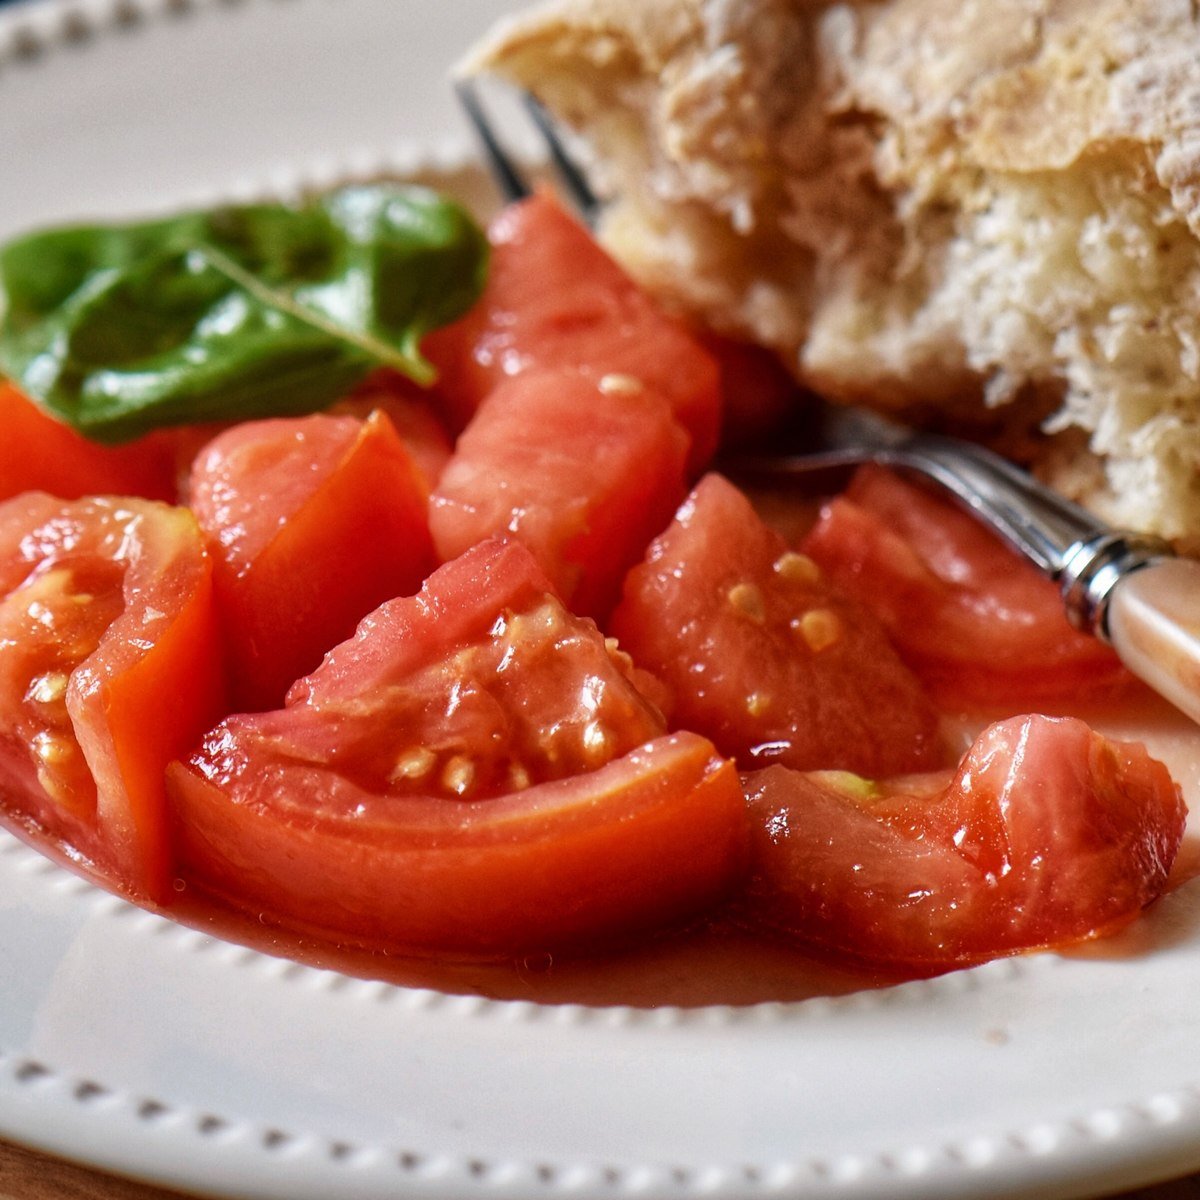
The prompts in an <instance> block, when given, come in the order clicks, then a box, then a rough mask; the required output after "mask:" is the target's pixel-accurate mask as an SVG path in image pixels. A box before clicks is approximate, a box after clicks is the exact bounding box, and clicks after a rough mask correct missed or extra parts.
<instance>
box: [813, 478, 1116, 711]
mask: <svg viewBox="0 0 1200 1200" xmlns="http://www.w3.org/2000/svg"><path fill="white" fill-rule="evenodd" d="M804 550H805V552H806V553H807V554H809V555H810V556H811V557H812V558H813V559H815V560H816V561H817V562H818V563H820V564H821V566H822V568H823V569H824V570H825V571H826V572H827V574H828V575H829V577H830V579H832V580H833V581H834V583H836V584H837V586H838V587H840V588H842V589H844V590H845V591H846V592H847V593H849V594H850V595H853V596H856V597H857V598H858V599H859V600H860V601H861V602H862V603H863V604H865V605H867V606H868V607H869V608H870V609H871V610H872V611H873V612H874V613H875V615H876V616H877V617H878V618H879V620H880V621H881V622H882V623H883V625H884V627H885V628H886V629H887V631H888V633H889V634H890V635H891V637H892V640H893V641H894V642H895V644H896V647H897V648H898V649H899V651H900V653H901V655H902V656H903V658H904V659H905V661H906V662H907V663H908V664H909V665H910V666H911V667H912V668H913V669H914V670H915V671H917V672H918V674H920V676H921V677H922V678H923V679H924V680H925V681H926V683H927V684H928V685H929V686H930V687H931V688H932V689H934V691H935V693H936V695H937V696H938V698H939V699H940V700H941V701H942V702H943V703H946V704H960V705H967V706H970V705H973V704H980V703H983V704H1005V703H1011V702H1016V703H1019V704H1021V705H1022V706H1027V705H1030V704H1038V705H1046V704H1048V703H1050V702H1052V701H1054V700H1056V699H1075V698H1078V697H1079V696H1080V695H1081V694H1085V693H1086V692H1088V691H1099V690H1103V689H1111V688H1113V687H1114V686H1115V685H1117V684H1118V683H1120V682H1121V681H1123V680H1126V679H1127V676H1126V675H1125V674H1124V672H1123V670H1122V668H1121V665H1120V663H1119V661H1118V660H1117V657H1116V655H1114V654H1113V652H1112V651H1111V650H1110V649H1108V648H1107V647H1106V646H1103V645H1102V644H1101V643H1100V642H1098V641H1096V639H1095V638H1091V637H1088V636H1087V635H1086V634H1083V633H1080V632H1079V631H1078V630H1076V629H1073V628H1072V627H1071V626H1070V624H1068V622H1067V618H1066V616H1065V615H1064V611H1063V604H1062V600H1061V598H1060V597H1059V594H1058V591H1057V590H1056V588H1055V587H1054V585H1053V584H1052V583H1051V582H1049V580H1047V579H1045V578H1043V577H1042V576H1041V575H1039V574H1038V573H1037V571H1036V570H1035V569H1034V568H1033V567H1032V566H1031V565H1030V564H1029V563H1027V562H1026V561H1025V560H1024V559H1022V558H1021V557H1020V556H1018V555H1017V554H1016V553H1015V552H1014V551H1012V550H1010V549H1009V548H1008V547H1007V546H1005V545H1004V544H1003V543H1002V542H1001V541H1000V540H999V539H998V538H997V537H995V536H994V535H993V534H992V533H990V532H989V531H988V530H987V529H985V528H984V527H983V526H982V525H980V524H979V522H977V521H975V520H974V519H973V518H971V517H970V516H968V515H967V514H966V513H964V512H963V511H962V510H961V509H959V508H957V507H956V506H955V505H954V504H952V503H951V502H950V501H948V500H946V499H944V498H943V497H941V496H939V495H936V494H934V493H933V492H931V491H929V490H927V489H926V488H923V487H920V486H918V485H916V484H913V483H908V482H906V481H904V480H902V479H900V478H899V477H898V476H896V475H893V474H891V473H890V472H888V471H885V470H883V469H882V468H878V467H869V468H864V469H863V470H861V471H859V472H858V473H857V474H856V476H855V478H854V480H853V482H852V483H851V486H850V488H849V489H848V490H847V492H846V493H845V495H844V496H842V497H839V498H837V499H835V500H833V501H832V503H830V504H829V505H827V506H826V507H825V509H824V510H823V512H822V514H821V516H820V518H819V520H818V521H817V524H816V525H815V526H814V528H813V530H812V532H811V534H810V535H809V536H808V538H807V539H806V540H805V542H804Z"/></svg>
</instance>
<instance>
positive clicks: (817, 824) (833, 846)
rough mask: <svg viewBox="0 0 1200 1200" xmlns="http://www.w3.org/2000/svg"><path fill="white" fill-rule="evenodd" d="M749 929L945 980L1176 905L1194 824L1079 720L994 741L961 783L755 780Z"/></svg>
mask: <svg viewBox="0 0 1200 1200" xmlns="http://www.w3.org/2000/svg"><path fill="white" fill-rule="evenodd" d="M745 782H746V792H747V798H748V803H749V809H750V817H751V830H752V832H751V845H752V851H751V857H752V862H751V884H750V887H749V890H748V894H749V896H750V906H749V910H748V911H749V912H750V914H751V915H752V918H753V919H754V920H756V921H759V922H762V923H765V924H767V925H771V926H774V927H776V928H778V929H782V930H784V931H786V932H787V933H789V934H790V935H792V936H793V937H795V938H797V939H798V940H800V941H802V942H803V943H805V944H807V945H811V946H815V947H819V948H823V949H825V950H828V951H833V952H836V953H837V954H839V955H848V956H850V957H851V958H857V959H860V960H864V961H868V962H878V963H889V964H896V965H900V966H903V967H915V968H922V969H940V968H945V967H950V966H955V965H959V964H962V963H967V962H972V961H978V960H982V959H986V958H992V957H995V956H996V955H1001V954H1008V953H1012V952H1015V951H1019V950H1027V949H1032V948H1035V947H1045V946H1057V945H1061V944H1063V943H1069V942H1072V941H1077V940H1079V939H1081V938H1086V937H1089V936H1091V935H1093V934H1101V933H1104V932H1107V931H1109V930H1111V929H1112V928H1113V927H1115V926H1118V925H1120V924H1122V923H1123V922H1125V921H1128V920H1129V919H1131V918H1132V917H1134V916H1136V915H1137V913H1138V912H1139V911H1140V910H1141V909H1142V908H1143V907H1145V905H1147V904H1148V903H1150V902H1151V901H1152V900H1153V899H1155V897H1157V896H1158V895H1159V894H1160V893H1161V892H1162V890H1163V888H1164V886H1165V884H1166V881H1167V875H1168V873H1169V871H1170V868H1171V864H1172V862H1173V861H1174V859H1175V855H1176V852H1177V851H1178V848H1179V843H1180V839H1181V838H1182V835H1183V827H1184V820H1185V816H1186V810H1185V808H1184V804H1183V801H1182V798H1181V796H1180V793H1179V789H1178V788H1177V787H1176V786H1175V784H1174V783H1173V782H1172V780H1171V778H1170V776H1169V775H1168V773H1167V770H1166V768H1165V767H1164V766H1163V765H1162V764H1161V763H1159V762H1157V761H1155V760H1154V759H1152V758H1150V756H1149V755H1148V754H1147V753H1146V751H1145V749H1144V748H1143V747H1142V746H1140V745H1137V744H1130V743H1121V742H1114V741H1110V740H1108V739H1106V738H1104V737H1102V736H1101V735H1100V734H1098V733H1095V732H1093V731H1092V730H1091V729H1089V728H1088V727H1087V726H1086V725H1085V724H1084V723H1083V722H1082V721H1079V720H1076V719H1073V718H1052V717H1043V716H1026V717H1015V718H1010V719H1008V720H1005V721H1003V722H999V723H997V724H995V725H992V726H990V727H989V728H988V729H986V730H985V731H984V732H983V733H982V734H981V735H980V737H979V738H978V739H977V741H976V742H975V743H974V745H973V746H972V747H971V749H970V751H969V752H968V753H967V755H966V757H965V758H964V759H963V761H962V763H961V764H960V766H959V767H958V769H957V770H956V771H954V772H944V773H943V772H939V773H936V774H933V775H927V776H919V777H913V778H909V779H897V780H894V781H891V782H883V783H872V782H870V781H868V780H865V779H862V778H860V777H856V776H849V775H846V774H843V773H838V772H817V773H810V774H805V773H801V772H798V771H789V770H786V769H784V768H781V767H772V768H769V769H767V770H765V771H761V772H756V773H754V774H751V775H749V776H747V777H746V781H745Z"/></svg>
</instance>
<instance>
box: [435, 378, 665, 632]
mask: <svg viewBox="0 0 1200 1200" xmlns="http://www.w3.org/2000/svg"><path fill="white" fill-rule="evenodd" d="M686 452H687V439H686V437H685V435H684V434H683V432H682V430H681V429H680V428H679V426H678V425H677V423H676V422H675V420H674V418H673V416H672V415H671V410H670V407H669V406H668V405H667V404H666V402H665V401H663V400H662V399H661V398H660V397H658V396H657V395H655V394H653V393H651V392H649V391H647V390H646V389H644V388H642V387H641V386H634V387H632V388H629V389H627V388H618V389H616V390H606V389H605V388H604V386H603V385H602V384H598V383H597V381H595V380H594V379H590V378H588V377H586V376H583V375H579V374H577V373H575V372H570V371H566V372H564V371H553V372H548V371H537V372H534V371H530V372H526V373H524V374H522V375H519V376H517V377H515V378H514V379H511V380H509V381H508V382H506V383H504V384H502V385H501V386H500V387H499V388H498V389H497V390H496V391H495V392H494V393H493V395H492V396H491V398H490V399H489V400H488V403H487V404H486V405H485V406H484V408H483V409H481V410H480V412H479V413H478V414H477V415H476V416H475V418H474V420H472V422H471V424H470V425H468V426H467V429H466V432H465V433H463V435H462V436H461V437H460V438H459V440H458V445H457V446H456V447H455V451H454V455H453V457H452V458H451V460H450V463H449V465H448V466H447V467H446V469H445V471H444V472H443V473H442V476H441V481H440V482H439V484H438V487H437V489H436V490H435V492H434V494H433V499H432V502H431V505H430V525H431V528H432V530H433V536H434V540H435V543H436V545H437V549H438V552H439V554H440V556H441V557H442V559H443V560H446V559H451V558H455V557H457V556H458V555H459V554H461V553H463V552H464V551H465V550H467V549H468V548H469V547H471V546H472V545H474V544H475V543H476V542H478V541H482V540H483V539H484V538H486V537H489V536H493V535H501V534H513V535H515V536H516V537H518V538H520V539H521V541H523V542H524V543H525V544H526V545H527V546H528V547H529V548H530V549H531V550H532V551H533V552H534V555H535V557H536V558H537V560H538V562H539V563H540V564H541V566H542V568H543V569H544V570H545V571H546V573H547V574H548V575H549V576H550V579H551V581H552V582H553V583H554V585H555V587H556V588H557V590H558V591H559V593H560V594H561V595H562V596H563V598H564V599H565V600H567V601H568V602H569V603H570V605H571V607H572V608H573V609H575V611H577V612H581V613H584V614H586V615H589V616H596V617H597V618H599V617H602V616H603V615H605V614H606V613H607V612H608V611H609V610H610V609H611V607H612V605H613V604H614V603H615V601H616V598H617V595H618V593H619V592H620V587H621V581H622V579H623V578H624V575H625V572H626V571H627V570H628V569H629V567H631V566H632V565H633V564H634V563H635V562H636V561H637V560H638V559H639V558H640V557H641V555H642V552H643V550H644V549H645V546H646V543H647V542H648V541H649V540H650V538H651V537H652V536H653V535H654V534H655V533H657V532H658V531H659V530H660V529H661V528H662V527H663V526H664V525H665V524H666V523H667V522H668V521H669V520H670V518H671V514H672V513H673V512H674V511H675V506H676V505H677V504H678V503H679V501H680V500H682V499H683V495H684V492H685V491H686V485H685V482H684V458H685V455H686Z"/></svg>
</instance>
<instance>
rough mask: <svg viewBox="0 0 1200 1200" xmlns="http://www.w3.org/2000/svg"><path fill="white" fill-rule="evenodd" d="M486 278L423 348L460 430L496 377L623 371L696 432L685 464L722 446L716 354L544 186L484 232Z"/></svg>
mask: <svg viewBox="0 0 1200 1200" xmlns="http://www.w3.org/2000/svg"><path fill="white" fill-rule="evenodd" d="M488 237H489V240H490V242H491V247H492V255H491V263H490V266H489V271H488V282H487V286H486V287H485V289H484V293H483V296H482V298H481V299H480V300H479V302H478V303H477V304H476V305H475V307H474V308H472V310H471V311H470V312H469V313H468V314H467V315H466V316H465V317H462V318H461V319H460V320H459V321H457V322H455V323H454V324H453V325H450V326H447V327H445V328H444V329H441V330H438V331H436V332H435V333H433V334H431V335H430V336H429V337H428V338H427V339H426V341H425V342H424V343H423V344H422V347H421V348H422V350H423V351H424V352H425V354H427V355H428V357H429V358H430V360H431V361H432V362H433V363H434V365H435V366H436V367H437V368H438V371H439V376H440V380H439V383H440V387H439V390H440V392H441V393H442V394H443V395H444V396H445V397H446V400H447V402H448V404H449V407H450V412H451V414H452V418H453V420H454V421H455V422H456V424H457V426H458V427H459V428H461V427H463V426H465V425H466V423H467V421H468V420H469V419H470V418H471V416H472V415H473V414H474V413H475V411H476V410H477V409H478V408H479V406H480V405H481V404H482V403H483V400H484V398H485V397H486V396H487V395H488V394H489V393H490V392H491V391H492V389H493V388H495V387H496V386H497V385H498V384H500V383H501V382H503V381H504V380H505V379H507V378H508V377H509V376H511V375H516V374H519V373H520V372H522V371H525V370H528V369H529V368H531V367H541V368H571V369H581V370H583V371H585V372H587V373H588V374H590V375H593V376H594V377H597V378H598V377H600V376H603V375H608V374H614V375H626V376H629V377H630V378H632V379H636V380H639V381H641V382H642V383H644V384H645V385H646V386H647V387H648V388H650V389H651V390H652V391H655V392H658V393H659V394H660V395H662V396H664V397H665V398H666V399H667V400H668V402H669V403H670V404H671V407H672V409H673V411H674V413H675V417H676V419H677V420H678V421H679V423H680V424H681V425H682V426H683V427H684V428H685V429H686V430H687V431H688V433H689V435H690V436H691V439H692V444H691V448H690V451H689V458H688V463H689V469H690V470H691V471H692V472H695V471H698V470H700V469H702V468H703V466H704V464H705V463H707V462H708V460H709V459H710V458H711V457H712V455H713V453H714V451H715V450H716V448H717V439H718V436H719V432H720V425H721V386H720V374H719V371H718V369H717V364H716V362H715V361H714V360H713V358H712V357H711V356H710V355H709V354H708V353H707V351H705V349H704V348H703V346H701V344H700V343H699V341H697V339H696V338H695V337H693V336H692V334H691V333H690V332H689V331H688V330H687V329H686V328H685V327H684V326H683V325H682V324H681V323H680V322H678V321H676V320H675V319H674V318H672V317H670V316H668V315H667V314H665V313H664V312H663V311H662V310H661V309H660V308H659V307H658V305H657V304H656V302H655V301H654V300H652V299H651V297H650V295H649V293H647V292H646V291H644V290H643V289H642V288H641V287H639V286H638V285H637V284H636V283H635V282H634V281H633V280H632V279H631V278H630V277H629V275H628V274H627V273H626V272H625V270H624V268H622V267H621V266H619V265H618V264H617V263H616V262H615V261H614V260H613V259H612V258H611V257H610V256H609V255H608V254H607V253H606V252H605V251H604V250H603V249H601V247H600V246H599V245H598V244H597V242H596V241H595V239H594V238H593V237H592V235H591V234H590V233H589V232H588V231H587V229H585V228H584V227H583V226H582V225H581V224H579V222H578V221H576V220H575V219H574V218H573V217H572V216H570V215H569V214H568V213H567V212H566V211H565V210H564V209H563V207H562V206H561V205H560V204H559V203H558V201H557V200H555V199H554V198H553V197H552V196H550V195H549V194H548V193H539V194H538V195H535V196H533V197H531V198H530V199H528V200H525V201H522V202H521V203H519V204H514V205H512V206H511V207H509V208H506V209H505V210H504V211H503V212H502V213H500V215H499V216H498V217H497V218H496V219H495V221H493V223H492V225H491V227H490V229H489V230H488Z"/></svg>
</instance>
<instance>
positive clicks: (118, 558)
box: [0, 493, 225, 900]
mask: <svg viewBox="0 0 1200 1200" xmlns="http://www.w3.org/2000/svg"><path fill="white" fill-rule="evenodd" d="M0 595H2V596H3V599H2V600H0V780H2V790H3V797H4V799H3V803H4V805H5V807H6V808H7V811H8V813H9V816H10V818H12V819H14V820H16V821H17V822H19V823H22V824H24V825H26V826H27V827H29V828H30V829H31V830H33V831H34V832H38V833H40V834H42V835H43V836H47V837H49V838H51V839H53V840H55V841H57V842H59V843H61V844H63V845H64V846H69V847H72V848H73V852H77V853H78V854H79V855H81V856H82V857H83V858H84V859H85V860H88V861H90V863H91V864H92V865H93V866H94V867H95V868H96V869H97V870H98V871H99V872H100V873H101V874H103V875H104V876H106V877H107V878H108V879H109V880H111V881H112V882H113V883H114V884H115V885H116V886H118V887H121V888H122V889H124V890H128V891H131V892H133V893H135V894H137V895H140V896H148V897H150V898H151V899H155V900H162V899H163V898H164V895H165V893H166V892H167V890H168V888H167V884H168V880H169V872H170V870H171V865H172V864H171V857H170V846H169V831H168V826H167V820H166V807H165V792H164V784H163V773H164V771H165V769H166V765H167V763H168V762H170V761H171V760H172V759H174V758H176V757H177V756H178V755H179V754H181V753H183V752H184V751H185V750H187V749H188V748H189V747H190V746H192V745H193V744H195V742H196V741H197V740H198V739H199V737H200V735H201V734H202V733H203V732H204V730H205V729H207V728H208V727H209V725H210V724H211V723H212V722H213V721H215V720H216V719H217V718H218V716H219V715H221V713H223V712H224V711H225V709H224V680H223V677H222V674H221V669H220V663H221V658H222V655H221V649H220V645H219V642H218V632H217V619H216V613H215V608H214V605H213V597H212V572H211V564H210V562H209V559H208V557H207V555H206V554H205V551H204V545H203V540H202V538H201V535H200V531H199V529H198V528H197V526H196V523H195V521H194V520H193V518H192V516H191V514H190V513H188V512H186V511H185V510H183V509H179V508H169V507H167V506H166V505H162V504H157V503H154V502H151V501H143V500H130V499H119V500H118V499H109V498H99V499H85V500H76V501H64V500H58V499H55V498H52V497H50V496H47V495H45V494H44V493H26V494H25V495H22V496H19V497H16V498H15V499H12V500H9V501H6V502H5V503H4V504H2V505H0Z"/></svg>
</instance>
